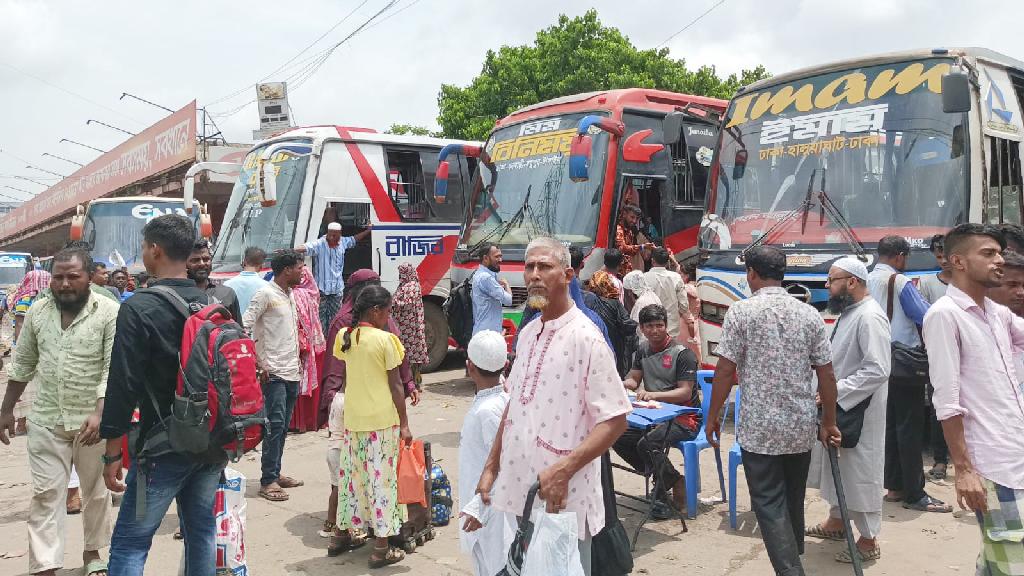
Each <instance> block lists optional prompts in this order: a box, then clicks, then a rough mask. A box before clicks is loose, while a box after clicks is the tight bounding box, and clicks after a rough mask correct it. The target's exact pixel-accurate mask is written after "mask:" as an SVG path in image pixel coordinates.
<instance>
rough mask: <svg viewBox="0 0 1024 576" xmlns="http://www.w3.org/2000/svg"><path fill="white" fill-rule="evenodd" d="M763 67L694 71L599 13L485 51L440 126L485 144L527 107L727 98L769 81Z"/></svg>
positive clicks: (452, 95)
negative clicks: (637, 42) (584, 97)
mask: <svg viewBox="0 0 1024 576" xmlns="http://www.w3.org/2000/svg"><path fill="white" fill-rule="evenodd" d="M768 76H769V74H768V72H767V71H766V70H765V68H764V66H757V67H756V68H754V69H751V70H743V72H742V73H741V74H740V76H739V77H737V75H735V74H732V75H730V76H729V77H727V78H721V77H719V76H718V75H717V74H716V73H715V68H714V67H713V66H702V67H700V68H699V69H697V70H689V69H687V68H686V63H685V61H683V60H676V59H673V58H670V57H669V52H668V49H667V48H662V49H649V50H640V49H638V48H637V47H636V46H634V45H633V43H632V42H630V41H629V38H627V37H626V36H624V35H623V34H622V33H621V32H619V30H618V29H616V28H612V27H607V26H603V25H602V24H601V21H600V20H599V19H598V17H597V11H595V10H590V11H588V12H587V13H586V14H584V15H583V16H579V17H576V18H569V17H568V16H566V15H564V14H563V15H560V16H559V17H558V23H557V24H555V25H554V26H551V27H549V28H546V29H544V30H541V31H540V32H538V33H537V38H536V40H535V41H534V43H533V45H524V46H502V47H501V48H500V49H498V51H497V52H495V51H493V50H488V51H487V56H486V57H485V58H484V65H483V69H482V70H481V72H480V75H478V76H477V77H476V78H474V79H473V81H472V82H471V83H470V85H469V86H466V87H460V86H455V85H452V84H443V85H442V86H441V92H440V94H439V95H438V109H439V116H438V118H437V122H438V124H440V125H441V128H442V133H443V134H444V135H445V136H446V137H449V138H463V139H468V140H483V139H484V138H486V137H487V134H488V133H489V132H490V131H491V129H492V128H493V127H494V123H495V122H496V121H497V120H498V119H500V118H502V117H504V116H507V115H508V114H509V113H511V112H513V111H515V110H517V109H519V108H521V107H523V106H527V105H530V104H535V103H537V102H542V101H544V100H548V99H551V98H557V97H559V96H566V95H569V94H578V93H581V92H591V91H595V90H609V89H614V88H657V89H660V90H668V91H672V92H680V93H684V94H695V95H701V96H713V97H716V98H730V97H731V96H732V95H733V94H734V93H735V92H736V90H737V89H739V88H740V87H741V86H743V85H746V84H749V83H750V82H753V81H756V80H760V79H762V78H767V77H768Z"/></svg>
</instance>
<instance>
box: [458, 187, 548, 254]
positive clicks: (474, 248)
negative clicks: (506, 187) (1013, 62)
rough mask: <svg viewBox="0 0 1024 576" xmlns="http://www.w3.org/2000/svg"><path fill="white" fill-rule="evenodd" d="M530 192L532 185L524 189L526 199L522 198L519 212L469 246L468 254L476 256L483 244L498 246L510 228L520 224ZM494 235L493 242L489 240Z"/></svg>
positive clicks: (528, 202)
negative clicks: (496, 235) (495, 236)
mask: <svg viewBox="0 0 1024 576" xmlns="http://www.w3.org/2000/svg"><path fill="white" fill-rule="evenodd" d="M532 191H533V185H532V184H531V185H529V186H527V187H526V198H523V205H522V206H520V207H519V210H516V213H515V215H514V216H512V217H511V218H509V219H508V220H507V221H506V222H505V223H504V224H501V225H499V226H497V227H495V228H494V230H491V232H490V233H489V234H487V235H486V236H484V237H483V238H481V239H480V241H479V242H477V243H476V244H473V245H472V246H470V247H469V249H468V251H469V253H470V254H476V251H477V250H479V249H480V247H481V246H484V245H485V244H498V245H500V244H501V241H502V240H504V239H505V236H508V233H509V232H510V231H511V230H512V227H513V226H515V225H516V224H518V223H522V221H523V216H524V214H526V210H527V207H528V206H529V204H530V192H532ZM495 214H497V212H495ZM499 231H500V232H499ZM495 234H498V237H497V238H496V239H494V240H491V238H492V237H493V236H494V235H495Z"/></svg>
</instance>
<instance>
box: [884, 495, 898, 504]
mask: <svg viewBox="0 0 1024 576" xmlns="http://www.w3.org/2000/svg"><path fill="white" fill-rule="evenodd" d="M882 499H883V500H885V501H886V502H903V496H890V495H888V494H886V495H885V496H883V497H882Z"/></svg>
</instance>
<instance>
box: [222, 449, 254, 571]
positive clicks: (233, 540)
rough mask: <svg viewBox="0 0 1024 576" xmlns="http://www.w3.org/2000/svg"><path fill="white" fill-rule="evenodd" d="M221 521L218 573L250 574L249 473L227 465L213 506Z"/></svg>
mask: <svg viewBox="0 0 1024 576" xmlns="http://www.w3.org/2000/svg"><path fill="white" fill-rule="evenodd" d="M213 512H214V516H215V517H216V521H217V576H223V575H230V576H247V575H248V574H249V571H248V568H247V567H246V564H245V476H242V473H241V472H239V471H238V470H235V469H233V468H225V469H224V482H222V483H221V484H220V486H218V487H217V499H216V500H215V501H214V506H213Z"/></svg>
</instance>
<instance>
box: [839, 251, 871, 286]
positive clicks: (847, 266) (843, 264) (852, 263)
mask: <svg viewBox="0 0 1024 576" xmlns="http://www.w3.org/2000/svg"><path fill="white" fill-rule="evenodd" d="M832 265H833V266H835V267H836V268H839V269H841V270H846V271H847V272H849V273H850V274H852V275H853V276H856V277H857V278H860V279H861V280H863V281H864V282H867V281H868V267H867V266H866V265H865V264H864V263H863V262H861V261H860V260H859V259H857V258H854V257H853V256H847V257H845V258H840V259H839V260H836V261H835V262H833V263H832Z"/></svg>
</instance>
